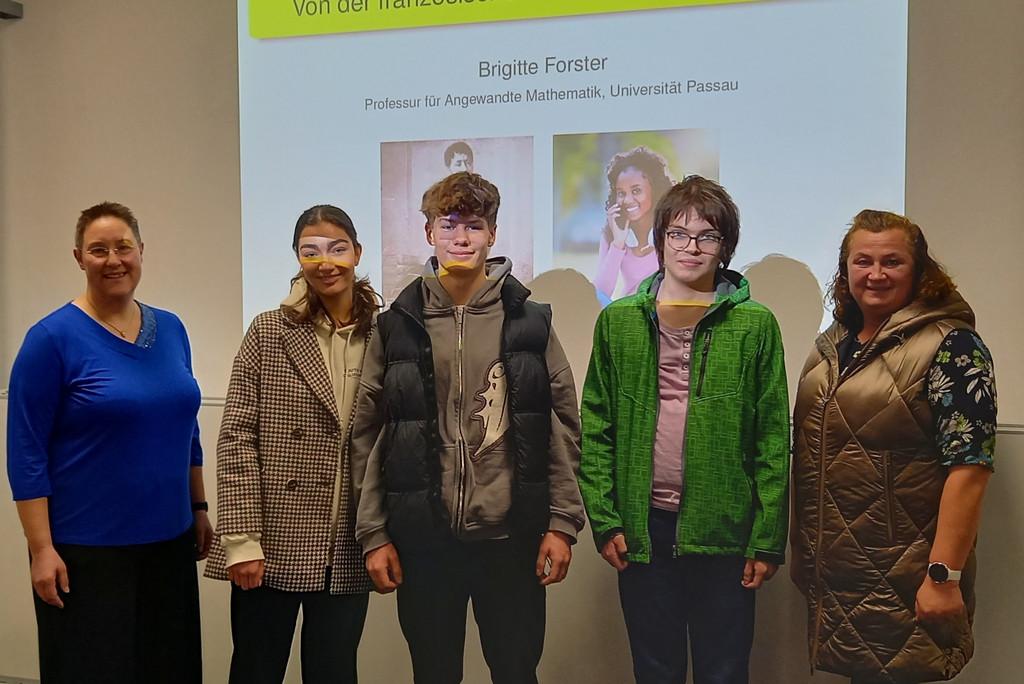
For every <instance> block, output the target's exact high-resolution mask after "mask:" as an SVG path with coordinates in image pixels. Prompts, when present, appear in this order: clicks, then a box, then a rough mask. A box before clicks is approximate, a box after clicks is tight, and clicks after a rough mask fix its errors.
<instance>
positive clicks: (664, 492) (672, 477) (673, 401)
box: [651, 323, 693, 511]
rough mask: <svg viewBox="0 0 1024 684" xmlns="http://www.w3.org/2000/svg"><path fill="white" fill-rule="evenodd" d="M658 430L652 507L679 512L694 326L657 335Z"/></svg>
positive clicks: (662, 325)
mask: <svg viewBox="0 0 1024 684" xmlns="http://www.w3.org/2000/svg"><path fill="white" fill-rule="evenodd" d="M658 337H659V342H660V345H659V346H660V350H659V352H658V427H657V430H656V432H655V434H654V473H653V479H652V484H651V505H652V506H654V507H655V508H660V509H662V510H666V511H678V510H679V503H680V499H681V498H682V494H683V464H684V463H685V461H686V443H685V439H686V408H687V406H688V404H689V400H690V366H691V361H692V358H693V327H689V328H670V327H668V326H666V325H665V324H664V323H662V324H661V326H660V328H659V332H658Z"/></svg>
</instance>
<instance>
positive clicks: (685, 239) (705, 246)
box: [665, 230, 723, 254]
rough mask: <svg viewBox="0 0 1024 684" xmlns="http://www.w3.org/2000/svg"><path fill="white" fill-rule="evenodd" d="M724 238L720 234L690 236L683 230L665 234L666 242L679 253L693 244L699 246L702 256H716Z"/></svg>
mask: <svg viewBox="0 0 1024 684" xmlns="http://www.w3.org/2000/svg"><path fill="white" fill-rule="evenodd" d="M722 239H723V238H722V236H721V235H719V234H718V233H701V234H700V235H690V234H689V233H685V232H683V231H681V230H670V231H668V232H667V233H665V241H666V242H668V246H669V247H671V248H672V249H674V250H676V251H677V252H681V251H683V250H684V249H688V248H689V247H690V243H691V242H695V243H696V244H697V249H698V250H700V251H701V253H702V254H714V253H715V252H717V251H718V249H719V247H721V246H722Z"/></svg>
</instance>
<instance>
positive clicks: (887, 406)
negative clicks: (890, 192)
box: [792, 294, 974, 683]
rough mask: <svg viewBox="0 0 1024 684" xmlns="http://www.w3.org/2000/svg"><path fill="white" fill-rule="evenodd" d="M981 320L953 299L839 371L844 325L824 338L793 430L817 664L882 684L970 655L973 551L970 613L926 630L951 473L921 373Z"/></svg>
mask: <svg viewBox="0 0 1024 684" xmlns="http://www.w3.org/2000/svg"><path fill="white" fill-rule="evenodd" d="M973 324H974V314H973V313H972V312H971V309H970V307H969V306H968V305H967V303H966V302H965V301H964V300H963V299H962V298H961V297H960V296H959V295H956V294H954V295H953V296H952V297H951V298H950V299H949V300H948V301H947V302H946V303H945V304H943V305H941V306H924V305H923V304H921V303H919V302H913V303H911V304H910V305H909V306H907V307H905V308H903V309H901V310H900V311H898V312H896V313H895V314H893V315H892V317H891V318H890V319H889V321H888V322H887V323H885V324H884V325H883V326H882V328H881V329H880V330H879V331H878V333H877V334H876V335H875V337H874V338H873V339H871V340H869V341H868V342H867V343H866V344H865V345H864V347H863V349H862V350H861V352H860V354H859V358H856V359H854V360H853V361H852V362H851V363H850V365H849V367H848V368H847V369H846V371H845V372H843V373H842V374H841V375H840V374H839V360H838V352H837V345H838V344H839V343H840V341H841V340H842V339H843V337H844V336H845V335H846V329H845V328H844V327H842V326H841V325H839V324H835V325H833V326H832V327H830V328H829V329H828V330H826V331H825V332H824V333H823V334H822V335H820V336H819V337H818V339H817V341H816V342H815V349H814V350H813V351H812V352H811V355H810V357H809V358H808V360H807V364H806V365H805V367H804V372H803V376H802V379H801V381H800V387H799V390H798V393H797V399H796V408H795V411H794V416H793V424H794V427H795V435H794V438H795V441H794V459H793V496H794V515H795V524H794V525H793V527H792V530H793V532H792V542H793V563H794V564H795V565H794V577H795V578H797V584H798V585H799V586H800V589H801V591H802V592H803V593H804V595H805V596H806V597H807V602H808V607H809V625H808V642H809V648H810V660H811V669H812V671H813V670H814V668H818V669H821V670H825V671H828V672H835V673H838V674H844V675H847V676H850V677H856V678H870V679H872V680H878V681H882V682H901V683H903V682H924V681H933V680H945V679H949V678H951V677H953V676H954V675H956V674H957V673H958V672H959V671H960V670H961V669H962V668H963V666H964V665H965V664H966V663H967V661H968V660H969V659H970V658H971V655H972V654H973V652H974V640H973V637H972V635H971V628H970V616H972V615H973V611H974V553H973V552H972V553H971V556H970V558H969V560H968V562H967V565H966V567H965V568H964V573H963V578H962V580H961V583H960V587H961V590H962V592H963V596H964V602H965V603H966V604H967V610H968V616H965V617H964V618H963V619H962V620H959V621H957V622H955V623H953V624H944V625H936V626H932V625H928V626H923V625H919V624H918V623H917V622H916V621H915V619H914V616H915V611H914V603H915V599H916V595H917V590H918V588H919V587H920V586H921V583H922V581H923V580H924V577H925V573H926V570H927V565H928V555H929V552H930V550H931V544H932V540H933V539H934V538H935V527H936V524H937V521H938V513H939V499H940V496H941V493H942V488H943V485H944V484H945V481H946V469H945V468H944V467H942V466H941V465H940V464H939V452H938V449H937V447H936V441H935V430H934V421H933V417H932V412H931V408H930V407H929V405H928V399H927V396H926V389H927V379H928V378H927V376H928V371H929V368H930V366H931V364H932V361H933V359H934V358H935V354H936V352H937V351H938V348H939V345H940V344H941V342H942V340H943V338H944V337H945V336H946V334H947V333H948V332H950V331H951V330H953V329H954V328H970V327H973Z"/></svg>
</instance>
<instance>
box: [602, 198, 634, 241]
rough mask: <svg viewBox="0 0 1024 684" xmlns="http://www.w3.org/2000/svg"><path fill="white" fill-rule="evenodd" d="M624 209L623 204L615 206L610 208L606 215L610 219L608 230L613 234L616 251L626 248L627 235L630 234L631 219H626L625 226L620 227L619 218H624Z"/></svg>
mask: <svg viewBox="0 0 1024 684" xmlns="http://www.w3.org/2000/svg"><path fill="white" fill-rule="evenodd" d="M622 213H623V209H622V205H621V204H618V203H616V204H613V205H611V206H610V207H608V209H607V211H606V212H605V214H606V215H607V217H608V229H609V230H610V231H611V234H612V247H614V248H615V249H625V248H626V234H627V233H628V232H629V219H626V221H625V225H624V226H620V225H619V221H618V219H619V217H620V216H622Z"/></svg>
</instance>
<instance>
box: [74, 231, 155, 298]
mask: <svg viewBox="0 0 1024 684" xmlns="http://www.w3.org/2000/svg"><path fill="white" fill-rule="evenodd" d="M142 248H143V245H142V243H141V242H137V241H136V239H135V235H134V233H132V229H131V227H130V226H129V225H128V224H127V223H125V222H124V221H123V220H121V219H119V218H117V217H116V216H101V217H99V218H98V219H96V220H94V221H93V222H92V223H90V224H89V225H88V226H86V228H85V230H84V231H83V232H82V247H81V248H76V249H75V260H76V261H77V262H78V265H79V267H80V268H81V269H82V270H83V271H85V281H86V291H87V294H88V296H89V297H90V298H91V299H92V300H94V301H95V300H96V299H119V298H128V299H130V298H132V297H133V296H134V294H135V288H136V287H137V286H138V284H139V280H141V278H142Z"/></svg>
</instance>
